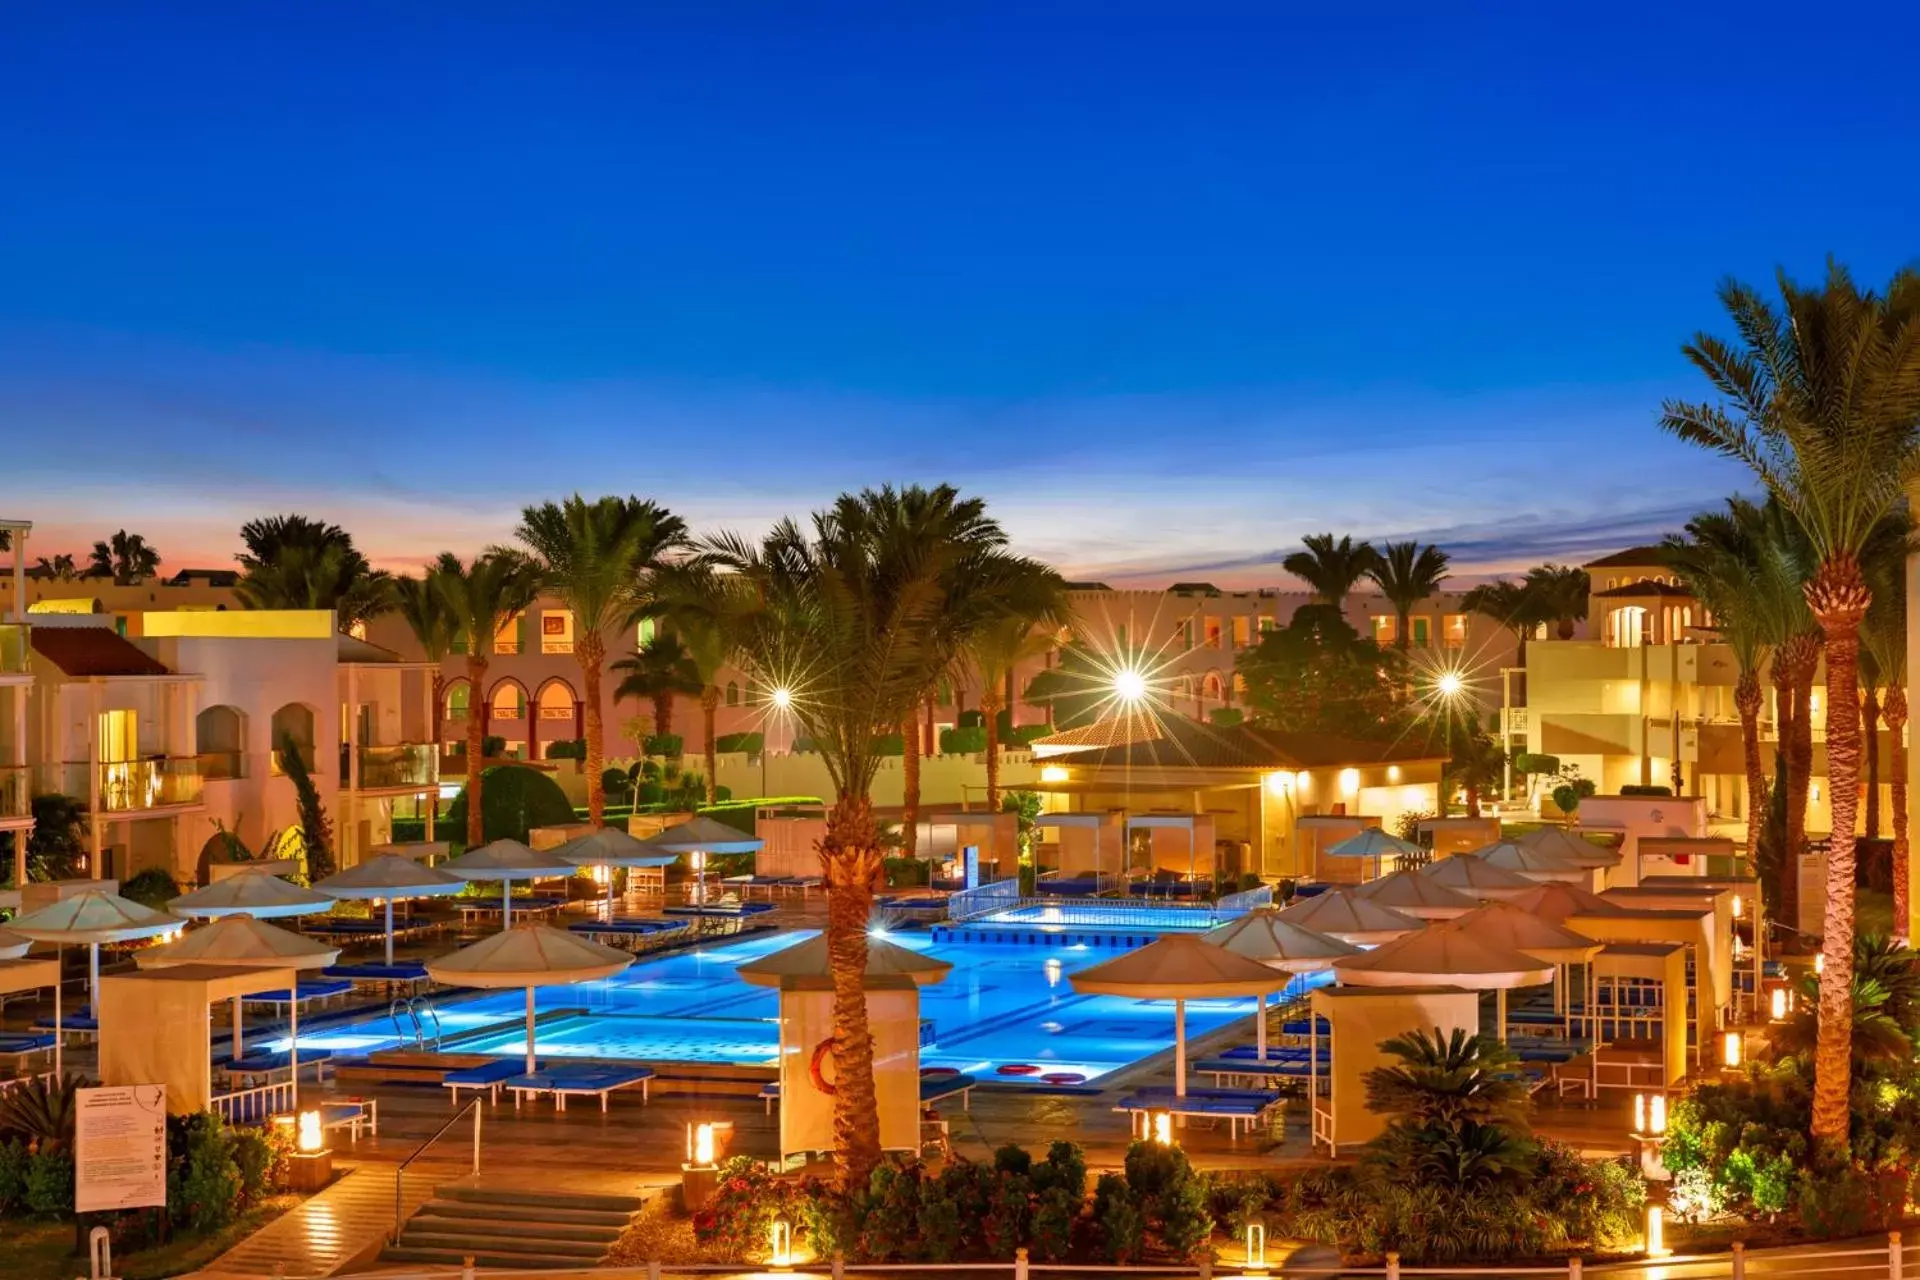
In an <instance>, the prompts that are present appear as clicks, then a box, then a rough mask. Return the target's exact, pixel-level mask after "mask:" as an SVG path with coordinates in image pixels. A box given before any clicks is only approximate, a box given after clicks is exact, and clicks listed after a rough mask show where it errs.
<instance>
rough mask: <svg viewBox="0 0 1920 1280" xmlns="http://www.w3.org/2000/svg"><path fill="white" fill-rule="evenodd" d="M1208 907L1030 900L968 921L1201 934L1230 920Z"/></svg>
mask: <svg viewBox="0 0 1920 1280" xmlns="http://www.w3.org/2000/svg"><path fill="white" fill-rule="evenodd" d="M1235 914H1237V913H1232V912H1229V913H1228V914H1226V915H1220V914H1216V913H1215V912H1213V911H1209V910H1208V909H1206V908H1205V907H1156V906H1149V905H1147V904H1145V903H1140V902H1111V901H1107V900H1104V899H1103V900H1100V901H1081V902H1062V903H1059V904H1054V903H1047V904H1044V905H1042V904H1036V903H1027V904H1025V905H1022V906H1017V907H1003V908H1002V909H1000V910H998V911H989V912H987V913H986V914H985V915H978V916H969V917H968V918H967V920H966V923H967V924H970V925H975V924H1018V925H1027V926H1029V927H1031V928H1035V929H1041V930H1047V929H1061V930H1065V929H1071V928H1095V929H1137V930H1139V931H1140V932H1142V933H1198V932H1202V931H1204V930H1207V929H1211V928H1213V927H1214V926H1216V925H1218V924H1220V923H1221V922H1222V921H1225V920H1231V919H1233V918H1234V915H1235Z"/></svg>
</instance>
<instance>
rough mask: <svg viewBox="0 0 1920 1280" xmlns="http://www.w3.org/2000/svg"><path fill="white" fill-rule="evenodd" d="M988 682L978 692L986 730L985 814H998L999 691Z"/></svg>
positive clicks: (991, 682)
mask: <svg viewBox="0 0 1920 1280" xmlns="http://www.w3.org/2000/svg"><path fill="white" fill-rule="evenodd" d="M994 685H995V682H994V681H991V680H989V681H988V682H987V687H986V688H984V689H982V690H981V691H980V712H981V714H982V715H983V716H984V717H985V723H986V728H987V812H988V813H998V812H1000V705H1001V704H1000V691H999V690H998V689H997V688H995V687H994Z"/></svg>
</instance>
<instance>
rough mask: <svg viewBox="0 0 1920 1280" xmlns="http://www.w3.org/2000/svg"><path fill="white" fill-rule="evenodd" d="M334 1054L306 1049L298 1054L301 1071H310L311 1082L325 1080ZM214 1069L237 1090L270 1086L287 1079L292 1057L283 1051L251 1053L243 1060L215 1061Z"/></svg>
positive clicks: (291, 1067) (290, 1069)
mask: <svg viewBox="0 0 1920 1280" xmlns="http://www.w3.org/2000/svg"><path fill="white" fill-rule="evenodd" d="M332 1056H333V1055H332V1054H331V1053H329V1052H328V1051H327V1050H325V1049H307V1050H304V1051H302V1052H301V1054H300V1069H301V1070H302V1071H305V1070H306V1069H307V1068H308V1067H312V1068H313V1072H314V1079H316V1080H325V1079H326V1078H327V1067H328V1059H329V1058H331V1057H332ZM213 1067H214V1070H216V1071H219V1072H221V1073H223V1074H225V1075H226V1076H227V1078H228V1079H230V1080H233V1081H235V1082H236V1083H237V1084H238V1086H239V1087H240V1088H243V1089H247V1088H252V1087H254V1086H256V1085H262V1084H272V1083H273V1082H274V1081H275V1080H278V1079H281V1078H282V1077H288V1076H291V1075H292V1072H293V1056H292V1055H291V1054H290V1053H288V1052H287V1051H286V1050H285V1049H278V1050H273V1051H270V1052H269V1051H262V1052H258V1053H250V1054H248V1055H247V1056H246V1057H244V1058H227V1059H225V1060H222V1061H216V1062H215V1063H214V1064H213Z"/></svg>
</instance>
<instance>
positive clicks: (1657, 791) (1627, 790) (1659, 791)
mask: <svg viewBox="0 0 1920 1280" xmlns="http://www.w3.org/2000/svg"><path fill="white" fill-rule="evenodd" d="M1620 794H1621V795H1623V796H1670V795H1672V794H1673V788H1672V787H1660V786H1644V787H1643V786H1640V785H1638V784H1635V783H1629V784H1627V785H1626V786H1624V787H1621V788H1620Z"/></svg>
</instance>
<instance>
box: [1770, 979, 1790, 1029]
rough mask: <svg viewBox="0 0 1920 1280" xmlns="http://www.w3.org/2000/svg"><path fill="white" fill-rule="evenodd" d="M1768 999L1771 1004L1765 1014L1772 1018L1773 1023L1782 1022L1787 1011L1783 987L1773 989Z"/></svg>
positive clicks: (1785, 992)
mask: <svg viewBox="0 0 1920 1280" xmlns="http://www.w3.org/2000/svg"><path fill="white" fill-rule="evenodd" d="M1768 999H1769V1000H1770V1001H1771V1004H1770V1005H1769V1007H1768V1010H1767V1012H1768V1013H1769V1014H1770V1015H1771V1016H1772V1018H1773V1021H1775V1022H1784V1021H1785V1020H1786V1017H1787V1009H1788V1001H1787V989H1786V988H1785V987H1775V988H1774V989H1773V991H1772V993H1771V994H1770V995H1769V997H1768Z"/></svg>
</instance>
